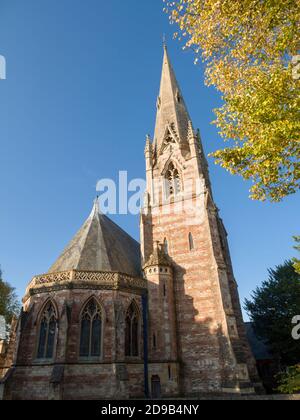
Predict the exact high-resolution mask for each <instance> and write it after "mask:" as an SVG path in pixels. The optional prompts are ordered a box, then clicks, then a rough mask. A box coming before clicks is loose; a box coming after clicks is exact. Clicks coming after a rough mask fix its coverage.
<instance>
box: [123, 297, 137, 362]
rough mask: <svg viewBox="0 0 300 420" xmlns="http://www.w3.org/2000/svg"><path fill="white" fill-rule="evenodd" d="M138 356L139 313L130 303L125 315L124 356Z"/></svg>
mask: <svg viewBox="0 0 300 420" xmlns="http://www.w3.org/2000/svg"><path fill="white" fill-rule="evenodd" d="M138 355H139V313H138V310H137V307H136V305H135V304H134V303H132V304H131V305H130V306H129V308H128V311H127V313H126V329H125V356H127V357H138Z"/></svg>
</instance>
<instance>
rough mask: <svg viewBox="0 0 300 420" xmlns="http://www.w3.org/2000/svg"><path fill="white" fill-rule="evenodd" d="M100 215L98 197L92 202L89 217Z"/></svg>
mask: <svg viewBox="0 0 300 420" xmlns="http://www.w3.org/2000/svg"><path fill="white" fill-rule="evenodd" d="M99 213H100V206H99V195H97V197H96V198H95V200H94V205H93V209H92V212H91V214H90V217H94V216H97V215H98V214H99Z"/></svg>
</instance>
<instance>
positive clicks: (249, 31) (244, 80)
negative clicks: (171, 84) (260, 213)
mask: <svg viewBox="0 0 300 420" xmlns="http://www.w3.org/2000/svg"><path fill="white" fill-rule="evenodd" d="M164 1H165V3H166V7H165V11H166V12H167V13H168V14H169V16H170V20H171V22H172V23H175V24H177V25H178V27H179V31H178V32H177V33H176V34H175V35H176V36H177V37H178V38H179V39H181V40H184V44H185V48H192V49H193V50H194V51H195V54H196V61H197V60H198V59H199V58H200V59H202V60H203V61H204V62H205V63H206V83H207V85H208V86H214V87H215V88H216V89H217V90H218V91H219V92H221V94H222V98H223V101H224V105H223V106H222V107H221V108H219V109H216V110H215V112H216V120H215V124H216V125H217V127H218V128H219V130H220V134H221V136H222V137H223V138H224V140H225V142H226V143H227V145H226V146H225V149H221V150H218V151H216V152H215V153H214V154H213V156H214V157H215V158H216V163H218V164H220V165H221V166H222V167H224V168H226V169H227V170H228V171H230V172H231V173H232V174H239V175H241V176H242V177H243V178H244V179H246V180H251V181H252V183H253V186H252V188H251V197H252V198H253V199H257V200H266V199H270V200H271V201H280V200H282V199H283V198H284V197H285V196H287V195H289V194H292V193H295V192H296V191H298V190H299V188H300V71H299V77H298V72H297V67H296V65H297V62H298V59H299V62H300V57H298V55H299V56H300V51H299V46H300V38H299V36H300V35H299V34H300V1H299V0H280V1H278V0H175V1H169V0H164Z"/></svg>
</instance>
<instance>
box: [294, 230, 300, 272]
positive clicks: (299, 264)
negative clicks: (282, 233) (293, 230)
mask: <svg viewBox="0 0 300 420" xmlns="http://www.w3.org/2000/svg"><path fill="white" fill-rule="evenodd" d="M294 239H295V241H296V243H297V245H296V246H295V249H296V250H297V251H299V252H300V236H295V238H294ZM294 268H295V270H296V272H297V273H299V274H300V260H298V259H297V258H294Z"/></svg>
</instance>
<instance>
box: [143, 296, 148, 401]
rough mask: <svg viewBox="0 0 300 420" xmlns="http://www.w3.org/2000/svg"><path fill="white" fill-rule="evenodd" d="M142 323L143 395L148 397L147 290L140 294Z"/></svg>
mask: <svg viewBox="0 0 300 420" xmlns="http://www.w3.org/2000/svg"><path fill="white" fill-rule="evenodd" d="M142 306H143V324H144V331H143V334H144V387H145V397H146V398H149V397H150V396H149V366H148V292H144V293H143V295H142Z"/></svg>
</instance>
